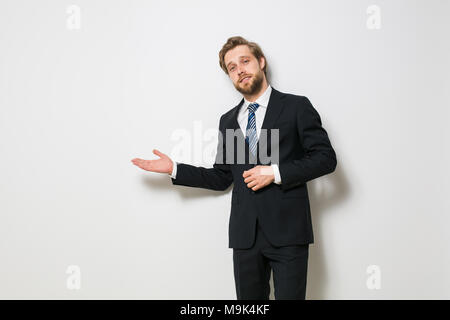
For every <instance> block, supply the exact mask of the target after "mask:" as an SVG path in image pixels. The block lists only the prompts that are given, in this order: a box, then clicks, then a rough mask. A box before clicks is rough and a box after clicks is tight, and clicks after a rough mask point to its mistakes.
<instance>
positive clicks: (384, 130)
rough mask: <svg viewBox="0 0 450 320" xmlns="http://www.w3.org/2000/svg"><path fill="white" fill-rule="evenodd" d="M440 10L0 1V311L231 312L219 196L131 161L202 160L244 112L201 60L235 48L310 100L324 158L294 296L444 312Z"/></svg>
mask: <svg viewBox="0 0 450 320" xmlns="http://www.w3.org/2000/svg"><path fill="white" fill-rule="evenodd" d="M72 4H74V5H77V6H78V7H79V8H80V9H81V29H75V30H73V29H70V26H73V23H74V22H75V23H76V19H75V20H74V19H73V18H74V14H73V13H71V12H69V13H67V12H66V9H67V8H68V7H69V6H70V5H72ZM370 5H378V7H379V8H380V9H381V28H380V29H375V30H371V29H369V28H368V27H367V24H366V22H367V19H368V18H369V17H370V16H371V15H372V14H367V12H366V10H367V8H368V7H369V6H370ZM449 13H450V3H449V1H439V0H433V1H420V0H417V1H412V0H409V1H406V0H404V1H400V0H396V1H362V0H358V1H356V0H353V1H351V0H346V1H333V0H327V1H325V0H323V1H277V2H274V1H261V0H260V1H245V2H242V1H234V0H233V1H227V2H223V1H216V2H214V1H189V2H187V1H181V0H179V1H130V0H127V1H114V2H111V1H87V0H83V1H81V0H79V1H74V2H72V1H70V2H64V1H62V2H61V1H56V0H52V1H31V0H29V1H17V0H14V1H13V0H9V1H5V0H4V1H2V2H1V4H0V112H1V116H0V121H1V123H0V158H1V166H0V177H1V179H0V196H1V198H0V298H4V299H5V298H6V299H10V298H25V299H28V298H39V299H41V298H43V299H46V298H59V299H93V298H102V299H103V298H105V299H108V298H125V299H128V298H138V299H235V297H236V296H235V288H234V278H233V269H232V250H231V249H229V248H228V218H229V210H230V206H231V199H230V197H231V193H230V192H227V193H223V192H216V191H209V190H202V189H194V188H187V187H180V186H172V184H171V182H170V178H169V177H168V176H167V175H162V174H157V173H150V172H145V171H142V170H140V169H138V168H137V167H136V166H134V165H133V164H132V163H131V161H130V160H131V159H132V158H134V157H141V158H146V159H156V158H157V157H156V156H155V155H154V154H152V149H153V148H156V149H159V150H160V151H162V152H164V153H166V154H168V155H171V156H172V157H173V158H174V159H175V160H177V161H185V162H188V163H191V164H196V165H203V166H208V167H210V166H211V165H212V161H211V162H209V161H207V159H206V160H205V159H204V158H202V154H203V152H205V150H207V147H208V145H209V146H211V145H213V146H214V148H213V149H215V145H214V140H208V139H207V137H204V138H203V144H198V143H199V142H201V141H202V139H199V138H198V137H199V136H196V135H197V134H200V135H201V134H207V133H208V132H209V134H210V133H211V132H213V133H214V130H217V126H218V121H219V117H220V115H221V114H223V113H224V112H226V111H227V110H229V109H230V108H231V107H233V106H234V105H236V104H237V103H238V102H239V101H240V99H241V95H240V94H239V93H238V92H237V91H235V89H234V87H233V86H232V84H231V82H230V80H229V79H228V77H227V76H226V75H225V74H224V73H223V72H222V70H221V69H220V68H219V62H218V52H219V50H220V48H221V46H222V45H223V44H224V43H225V41H226V39H227V38H228V37H230V36H234V35H241V36H244V37H246V38H248V39H249V40H252V41H256V42H257V43H259V44H260V45H261V47H262V48H263V50H264V52H265V53H266V56H267V60H268V64H269V67H270V79H269V80H270V83H271V84H272V85H273V86H274V87H275V88H277V89H278V90H280V91H282V92H288V93H294V94H298V95H305V96H307V97H308V98H309V99H310V100H311V102H312V103H313V105H314V106H315V107H316V109H317V110H318V111H319V113H320V115H321V117H322V121H323V125H324V127H325V129H326V130H327V131H328V133H329V136H330V140H331V142H332V144H333V146H334V148H335V150H336V153H337V157H338V167H337V169H336V171H335V172H334V173H333V174H331V175H328V176H325V177H322V178H319V179H317V180H315V181H313V182H309V183H308V187H309V190H310V200H311V206H312V210H313V225H314V233H315V243H314V244H313V245H312V246H311V249H310V260H309V277H308V289H307V298H309V299H431V298H433V299H442V298H445V299H449V298H450V276H449V273H448V270H449V267H450V250H449V240H450V239H449V233H448V226H449V222H450V218H449V211H450V210H449V209H450V200H449V197H448V195H449V191H450V185H449V178H450V174H449V173H450V170H449V167H448V163H449V160H450V152H449V142H450V141H449V137H450V129H449V128H448V126H447V124H448V119H449V116H450V114H449V106H450V94H449V92H450V90H449V87H450V79H449V74H450V61H449V57H450V46H449V42H448V38H449V34H448V33H449V32H448V31H449V30H450V22H449V19H448V15H449ZM68 22H69V28H68V27H67V23H68ZM180 132H181V134H182V135H183V138H187V137H188V136H190V137H191V138H192V147H190V148H189V149H188V151H189V152H191V155H189V154H188V153H184V154H182V153H180V152H179V151H180V150H179V147H180V145H181V144H180V141H177V140H175V136H176V135H177V134H179V133H180ZM213 136H214V138H215V135H214V134H213ZM183 141H184V142H188V140H183ZM194 142H196V143H197V145H196V146H195V147H194ZM182 146H184V147H185V146H186V144H182ZM185 151H186V150H185ZM70 265H76V266H79V267H80V270H81V288H80V289H79V290H70V289H68V288H67V286H66V281H67V279H68V277H70V276H69V274H66V270H67V268H68V266H70ZM370 265H377V266H379V268H380V270H381V288H380V289H378V290H376V289H375V290H370V289H368V287H367V285H366V281H367V279H368V278H369V277H370V275H369V274H368V273H366V269H367V267H368V266H370ZM71 279H73V278H71Z"/></svg>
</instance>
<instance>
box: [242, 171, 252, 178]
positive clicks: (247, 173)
mask: <svg viewBox="0 0 450 320" xmlns="http://www.w3.org/2000/svg"><path fill="white" fill-rule="evenodd" d="M252 173H253V171H252V169H250V170H246V171H244V173H243V174H242V176H243V177H244V178H246V177H248V176H250V175H251V174H252Z"/></svg>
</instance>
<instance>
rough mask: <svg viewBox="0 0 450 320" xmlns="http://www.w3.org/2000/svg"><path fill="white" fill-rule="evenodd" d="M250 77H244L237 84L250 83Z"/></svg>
mask: <svg viewBox="0 0 450 320" xmlns="http://www.w3.org/2000/svg"><path fill="white" fill-rule="evenodd" d="M251 77H252V76H246V77H244V78H242V79H241V80H240V81H239V82H240V83H245V82H248V81H250V78H251Z"/></svg>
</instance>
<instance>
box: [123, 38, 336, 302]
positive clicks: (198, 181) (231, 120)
mask: <svg viewBox="0 0 450 320" xmlns="http://www.w3.org/2000/svg"><path fill="white" fill-rule="evenodd" d="M219 63H220V66H221V68H222V69H223V70H224V72H225V73H226V74H227V75H228V76H229V77H230V79H231V81H232V82H233V85H234V87H235V88H236V90H238V91H239V92H240V93H242V95H243V99H242V100H241V101H240V103H239V104H238V105H237V106H235V107H234V108H232V109H231V110H229V111H228V112H226V113H225V114H223V115H222V117H221V118H220V124H219V133H220V134H221V135H220V137H222V139H219V145H218V149H217V151H218V152H217V156H216V162H215V163H214V165H213V168H204V167H196V166H192V165H189V164H185V163H176V162H173V161H172V160H171V159H170V158H169V157H168V156H167V155H165V154H163V153H161V152H159V151H158V150H154V153H155V154H156V155H158V156H159V157H160V159H157V160H143V159H138V158H136V159H133V160H132V162H133V163H134V164H135V165H137V166H139V167H140V168H142V169H144V170H148V171H153V172H160V173H168V174H170V176H171V178H172V183H173V184H175V185H183V186H190V187H197V188H206V189H212V190H226V189H227V188H228V187H229V186H230V185H231V184H232V183H233V184H234V185H233V192H232V205H231V214H230V220H229V247H230V248H233V266H234V277H235V285H236V295H237V299H239V300H242V299H258V300H259V299H268V298H269V293H270V287H269V278H270V271H271V270H273V276H274V287H275V298H276V299H305V294H306V278H307V266H308V251H309V244H310V243H313V242H314V237H313V230H312V223H311V213H310V205H309V199H308V190H307V186H306V182H307V181H309V180H312V179H315V178H317V177H320V176H323V175H325V174H328V173H331V172H333V171H334V170H335V167H336V163H337V162H336V154H335V152H334V150H333V148H332V146H331V143H330V141H329V138H328V135H327V132H326V131H325V129H323V128H322V123H321V119H320V116H319V114H318V113H317V111H316V110H315V109H314V107H313V106H312V105H311V103H310V101H309V100H308V98H306V97H304V96H297V95H293V94H287V93H282V92H280V91H278V90H276V89H275V88H273V87H271V86H270V85H269V84H268V81H267V78H266V70H267V62H266V58H265V56H264V54H263V52H262V50H261V48H260V47H259V46H258V45H257V44H256V43H254V42H248V41H247V40H245V39H244V38H242V37H231V38H229V39H228V40H227V42H226V43H225V45H224V46H223V47H222V49H221V51H220V53H219ZM230 129H233V130H236V131H235V132H236V133H237V134H235V135H233V137H232V139H233V141H232V144H230V142H231V141H230V140H229V139H230V138H229V136H227V135H226V130H230ZM271 129H277V130H278V131H277V132H278V141H277V144H276V145H275V146H273V145H272V144H269V143H267V141H268V140H269V137H271V136H272V132H271V131H273V130H271ZM262 130H267V131H268V133H267V134H266V135H265V139H261V141H259V139H258V138H259V137H262V135H261V132H262ZM244 135H245V138H244ZM236 141H237V142H244V141H245V142H244V144H245V159H244V160H245V161H240V162H239V161H238V160H237V157H238V156H239V154H236V151H238V148H237V145H238V144H239V143H236ZM270 141H272V140H271V138H270ZM263 144H265V147H266V148H267V154H269V153H270V154H271V155H272V153H277V155H278V157H277V160H276V161H275V163H267V162H264V163H263V162H262V160H263V159H262V157H261V152H260V149H261V148H262V146H263ZM230 145H231V147H230ZM230 149H231V150H230ZM272 151H273V152H272ZM230 153H231V154H232V155H233V158H232V159H229V157H228V155H229V154H230ZM225 154H226V155H227V156H226V157H225V156H224V155H225ZM251 159H256V162H255V161H251ZM230 160H231V161H230ZM269 162H272V161H269ZM255 164H256V165H255Z"/></svg>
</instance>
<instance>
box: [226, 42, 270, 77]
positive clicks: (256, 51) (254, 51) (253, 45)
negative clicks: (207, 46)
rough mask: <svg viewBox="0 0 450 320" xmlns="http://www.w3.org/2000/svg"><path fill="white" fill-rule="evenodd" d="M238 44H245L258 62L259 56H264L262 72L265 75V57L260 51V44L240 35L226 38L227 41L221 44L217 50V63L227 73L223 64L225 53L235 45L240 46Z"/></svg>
mask: <svg viewBox="0 0 450 320" xmlns="http://www.w3.org/2000/svg"><path fill="white" fill-rule="evenodd" d="M240 45H246V46H247V47H248V48H249V49H250V52H251V53H252V54H253V55H254V56H255V58H256V59H257V60H258V62H259V60H260V58H261V57H263V58H264V61H265V64H264V68H263V71H264V74H265V75H266V76H267V74H266V69H267V59H266V57H265V56H264V53H263V52H262V50H261V48H260V46H259V45H258V44H257V43H255V42H251V41H247V40H246V39H244V38H243V37H240V36H235V37H231V38H228V40H227V42H226V43H225V44H224V45H223V46H222V49H221V50H220V51H219V65H220V67H221V68H222V70H223V71H224V72H225V73H226V74H227V75H228V70H227V66H226V65H225V54H226V53H227V52H228V51H229V50H231V49H234V48H235V47H237V46H240Z"/></svg>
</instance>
